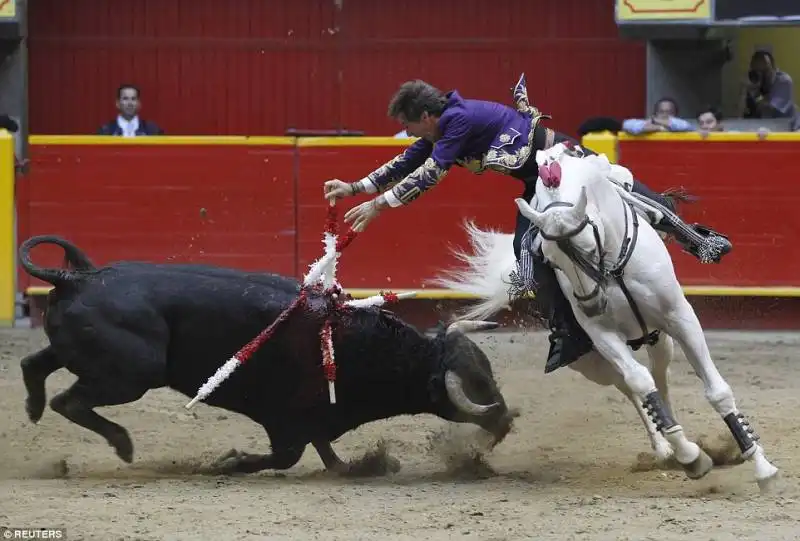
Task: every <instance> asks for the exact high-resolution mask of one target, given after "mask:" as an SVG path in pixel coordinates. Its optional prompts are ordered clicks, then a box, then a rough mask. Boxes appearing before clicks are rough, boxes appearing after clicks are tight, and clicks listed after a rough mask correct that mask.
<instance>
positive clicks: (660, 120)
mask: <svg viewBox="0 0 800 541" xmlns="http://www.w3.org/2000/svg"><path fill="white" fill-rule="evenodd" d="M622 131H624V132H627V133H630V134H631V135H642V134H645V133H656V132H666V131H669V132H687V131H694V128H693V127H692V124H691V123H690V122H688V121H686V120H683V119H682V118H679V117H678V104H677V103H675V100H673V99H672V98H661V99H660V100H658V101H657V102H656V105H655V107H654V108H653V115H652V116H651V117H650V118H629V119H627V120H625V121H624V122H623V123H622Z"/></svg>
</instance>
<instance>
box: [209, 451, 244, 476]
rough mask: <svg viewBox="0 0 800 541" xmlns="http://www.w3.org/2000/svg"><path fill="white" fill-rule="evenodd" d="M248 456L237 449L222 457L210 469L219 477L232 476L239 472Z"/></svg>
mask: <svg viewBox="0 0 800 541" xmlns="http://www.w3.org/2000/svg"><path fill="white" fill-rule="evenodd" d="M246 455H247V453H245V452H243V451H237V450H236V449H231V450H230V451H228V452H227V453H225V454H223V455H222V456H220V457H219V458H218V459H217V460H215V461H214V463H213V464H211V467H210V468H209V469H210V471H211V473H214V474H217V475H231V474H234V473H238V472H239V468H240V466H241V463H242V459H243V458H244V457H245V456H246Z"/></svg>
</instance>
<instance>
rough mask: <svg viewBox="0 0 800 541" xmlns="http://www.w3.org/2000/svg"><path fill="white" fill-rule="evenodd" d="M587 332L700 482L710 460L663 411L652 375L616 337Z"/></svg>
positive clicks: (711, 464)
mask: <svg viewBox="0 0 800 541" xmlns="http://www.w3.org/2000/svg"><path fill="white" fill-rule="evenodd" d="M586 330H587V332H588V333H589V335H590V336H591V337H592V341H593V342H594V346H595V348H596V349H597V351H599V352H600V354H601V355H603V357H605V358H606V359H607V360H608V361H609V362H610V363H611V365H612V366H613V367H614V368H615V369H616V370H617V372H619V373H620V374H621V375H622V377H623V380H624V381H625V386H626V387H628V389H630V391H631V393H632V394H633V396H634V397H635V398H636V399H637V400H638V401H639V402H641V404H642V407H643V408H644V410H645V411H646V412H647V413H648V414H649V416H650V417H651V419H652V421H653V424H654V425H655V426H656V429H658V430H659V431H660V432H661V433H662V434H663V435H664V437H665V438H666V439H667V441H668V442H669V443H670V444H671V445H672V448H673V449H674V452H675V455H674V456H675V459H676V460H677V461H678V463H679V464H680V465H681V466H682V467H683V469H684V471H686V475H687V476H689V478H691V479H700V478H701V477H703V476H704V475H706V474H707V473H708V472H709V471H711V468H712V467H713V462H712V460H711V457H709V456H708V455H707V454H706V453H705V452H704V451H703V450H702V449H700V447H699V446H698V445H697V444H696V443H694V442H693V441H689V439H688V438H687V437H686V435H685V434H684V432H683V427H681V425H679V424H678V423H677V422H676V421H675V418H674V417H673V415H672V413H671V412H670V411H669V410H667V408H666V407H664V403H663V400H662V398H661V395H660V393H659V391H658V389H657V388H656V384H655V380H654V379H653V376H652V375H651V374H650V371H649V370H647V368H646V367H645V366H643V365H642V364H641V363H639V362H638V361H637V360H636V359H635V358H634V357H633V355H632V354H631V351H630V349H628V345H627V344H626V343H625V342H624V341H623V340H622V338H621V337H620V336H618V335H617V334H615V333H609V332H604V331H602V330H600V329H598V328H594V329H593V328H592V326H589V328H587V329H586Z"/></svg>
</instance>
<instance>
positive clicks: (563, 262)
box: [434, 144, 778, 490]
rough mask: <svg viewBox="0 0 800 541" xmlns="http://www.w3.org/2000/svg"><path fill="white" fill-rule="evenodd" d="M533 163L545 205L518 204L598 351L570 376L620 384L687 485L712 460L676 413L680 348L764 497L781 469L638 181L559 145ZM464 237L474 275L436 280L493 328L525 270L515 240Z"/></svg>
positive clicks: (475, 233)
mask: <svg viewBox="0 0 800 541" xmlns="http://www.w3.org/2000/svg"><path fill="white" fill-rule="evenodd" d="M536 160H537V162H538V165H539V171H540V176H539V179H538V181H537V185H536V195H535V196H534V198H533V199H532V200H531V202H530V203H531V204H529V203H528V202H527V201H525V200H523V199H516V200H515V202H516V204H517V206H518V208H519V210H520V212H521V213H522V214H523V215H524V216H526V217H527V218H529V219H530V220H531V222H532V223H533V224H534V225H535V226H536V227H537V228H538V229H539V232H540V233H539V236H538V237H537V242H540V243H541V244H540V246H541V250H542V253H543V255H544V256H545V258H546V259H547V261H548V262H549V264H550V265H551V266H553V267H554V268H555V269H556V275H557V277H558V282H559V284H560V286H561V289H562V290H563V292H564V294H565V295H566V297H567V298H568V299H569V301H570V304H571V305H572V309H573V310H574V312H575V316H576V319H577V320H578V322H579V323H580V325H581V326H582V327H583V328H584V330H585V331H586V333H587V334H588V335H589V337H590V338H591V339H592V342H593V344H594V350H593V351H592V353H590V354H588V355H585V356H583V357H582V358H581V359H578V360H577V361H575V362H574V363H572V364H570V365H569V366H570V367H571V368H573V369H575V370H577V371H579V372H581V373H582V374H583V375H584V376H585V377H587V378H588V379H590V380H592V381H594V382H596V383H598V384H600V385H610V384H613V385H615V386H616V387H617V388H618V389H619V390H620V391H621V392H622V393H624V394H625V395H626V396H627V397H628V398H629V399H630V400H631V402H632V403H633V404H634V406H635V407H636V409H637V411H638V413H639V415H640V417H641V419H642V422H643V423H644V425H645V427H646V428H647V431H648V435H649V437H650V441H651V446H652V447H653V450H654V451H655V454H656V455H657V456H658V457H659V458H661V459H665V458H667V457H669V456H673V455H674V457H675V459H676V460H677V462H678V463H679V464H680V465H681V466H682V467H683V469H684V470H685V471H686V474H687V476H688V477H690V478H692V479H699V478H701V477H703V476H704V475H706V474H707V473H708V472H709V471H710V470H711V469H712V467H713V462H712V460H711V458H710V457H709V456H708V455H707V454H706V453H705V452H704V451H703V450H702V449H700V447H699V446H698V445H697V444H696V443H695V442H693V441H690V440H689V439H688V438H687V437H686V435H685V434H684V431H683V428H682V427H681V425H680V424H678V423H677V421H676V420H675V418H674V414H673V409H672V408H671V407H670V403H669V391H668V385H667V379H668V371H667V368H668V366H669V363H670V361H671V360H672V357H673V350H674V346H673V339H674V340H676V341H677V342H678V343H679V344H680V346H681V348H682V349H683V351H684V353H685V355H686V358H687V359H688V361H689V363H690V364H691V365H692V367H693V368H694V370H695V373H696V374H697V376H698V377H699V378H700V380H701V381H702V382H703V385H704V388H705V396H706V399H707V400H708V401H709V403H710V404H711V405H712V406H713V407H714V409H715V410H716V411H717V413H719V415H720V416H721V417H722V418H723V420H724V421H725V423H726V425H727V426H728V429H729V430H730V432H731V433H732V434H733V437H734V439H735V440H736V442H737V444H738V446H739V449H740V450H741V452H742V456H743V457H744V458H745V459H749V460H751V461H752V462H753V463H754V468H755V478H756V481H757V482H758V485H759V487H761V489H762V490H767V489H768V488H769V487H770V485H771V484H772V481H773V480H774V479H775V478H776V477H777V474H778V469H777V468H776V467H775V466H774V465H772V464H771V463H770V462H769V460H767V458H766V456H765V453H764V449H763V447H762V446H761V445H760V444H759V437H758V436H757V435H756V434H755V432H754V431H753V429H752V428H751V426H750V424H749V423H748V421H747V420H746V419H745V417H744V416H743V415H742V414H741V413H740V412H739V410H738V409H737V407H736V401H735V397H734V395H733V392H732V390H731V387H730V385H728V383H727V382H726V381H725V379H724V378H723V377H722V375H721V374H720V373H719V371H718V370H717V367H716V366H715V364H714V361H713V360H712V359H711V355H710V353H709V349H708V345H707V343H706V340H705V336H704V334H703V329H702V327H701V326H700V322H699V320H698V319H697V316H696V314H695V312H694V309H693V308H692V306H691V305H690V304H689V302H688V300H687V299H686V297H685V296H684V294H683V291H682V290H681V286H680V284H679V283H678V279H677V277H676V276H675V269H674V267H673V263H672V259H671V258H670V255H669V252H668V251H667V248H666V246H665V245H664V242H663V241H662V239H661V238H660V237H659V235H658V233H657V232H656V230H655V229H653V227H652V226H651V224H650V222H649V221H648V219H652V217H653V215H656V216H657V214H658V211H657V210H655V209H652V208H648V207H647V205H646V203H644V202H643V201H642V200H640V199H639V198H637V197H636V196H634V195H632V194H631V193H629V191H630V189H631V187H632V185H633V179H632V176H631V174H630V172H629V171H628V170H627V169H625V168H624V167H621V166H619V165H612V164H610V163H609V162H608V160H607V158H606V157H605V156H603V155H600V156H585V157H582V154H580V153H575V152H574V151H571V150H568V149H567V147H566V146H565V145H563V144H558V145H555V146H554V147H551V148H550V149H548V150H546V151H539V152H538V153H537V155H536ZM543 177H544V178H543ZM639 213H641V216H640V214H639ZM642 218H645V219H642ZM467 232H468V234H469V236H470V241H471V243H472V247H473V252H474V253H473V254H472V255H469V254H466V253H463V252H461V253H457V255H458V257H459V258H460V259H461V260H462V261H464V262H466V263H467V268H466V269H461V270H449V271H445V272H444V273H443V274H442V275H441V276H440V277H439V278H437V279H436V280H434V282H435V283H437V284H438V285H440V286H444V287H446V288H448V289H454V290H459V291H466V292H470V293H473V294H477V296H478V297H480V299H481V300H480V301H479V302H478V303H477V304H476V305H474V306H472V307H471V309H470V310H469V311H468V313H465V314H463V315H462V316H461V317H463V318H475V317H477V318H479V319H486V318H487V317H490V316H491V315H492V314H494V313H495V312H497V311H499V310H501V309H504V308H507V307H508V304H509V297H508V284H509V283H510V280H509V278H510V274H511V272H512V271H513V270H514V268H515V263H516V261H515V257H514V254H513V247H512V235H509V234H505V233H501V232H497V231H482V230H480V229H478V228H477V227H475V226H474V225H471V224H469V225H468V227H467ZM644 344H648V346H647V352H648V356H649V357H650V360H651V362H652V373H651V372H650V371H649V370H648V369H647V368H646V367H645V366H643V365H642V364H641V363H639V362H638V361H637V360H636V359H635V358H634V356H633V354H632V352H631V346H634V347H636V346H638V345H644ZM651 420H652V423H651Z"/></svg>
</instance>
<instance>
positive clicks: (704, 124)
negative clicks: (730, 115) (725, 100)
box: [697, 107, 725, 133]
mask: <svg viewBox="0 0 800 541" xmlns="http://www.w3.org/2000/svg"><path fill="white" fill-rule="evenodd" d="M697 127H698V130H699V131H700V132H704V133H710V132H713V131H725V127H724V126H723V125H722V113H721V112H720V111H719V109H717V108H716V107H706V108H705V109H703V110H702V111H700V114H699V115H697Z"/></svg>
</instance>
